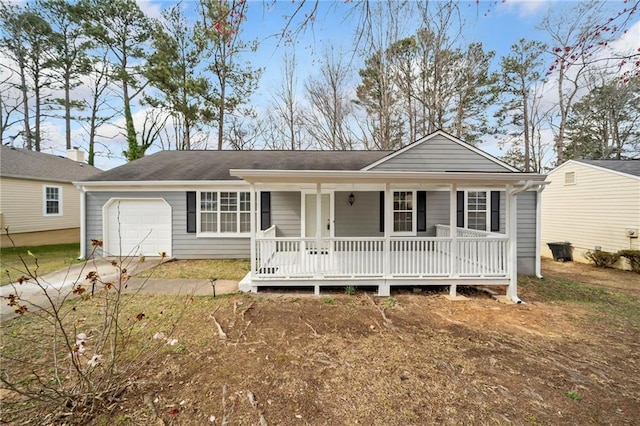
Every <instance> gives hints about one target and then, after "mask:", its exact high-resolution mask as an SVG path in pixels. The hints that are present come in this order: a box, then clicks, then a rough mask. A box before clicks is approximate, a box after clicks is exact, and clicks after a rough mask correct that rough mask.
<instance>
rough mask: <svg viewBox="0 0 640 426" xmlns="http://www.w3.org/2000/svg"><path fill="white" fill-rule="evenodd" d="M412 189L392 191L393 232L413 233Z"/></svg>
mask: <svg viewBox="0 0 640 426" xmlns="http://www.w3.org/2000/svg"><path fill="white" fill-rule="evenodd" d="M413 199H414V193H413V191H395V192H394V193H393V232H394V233H399V234H412V233H414V226H413V223H414V221H413V219H414V217H415V215H414V212H413V209H414V206H415V203H414V202H413Z"/></svg>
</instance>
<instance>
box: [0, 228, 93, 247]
mask: <svg viewBox="0 0 640 426" xmlns="http://www.w3.org/2000/svg"><path fill="white" fill-rule="evenodd" d="M0 239H1V240H0V241H1V242H2V244H1V245H0V247H3V248H4V247H14V245H15V247H33V246H46V245H53V244H74V243H79V242H80V228H69V229H54V230H52V231H40V232H21V233H19V234H13V233H12V234H11V240H13V243H12V242H11V240H9V237H7V235H6V234H4V232H3V235H0Z"/></svg>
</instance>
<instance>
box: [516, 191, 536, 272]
mask: <svg viewBox="0 0 640 426" xmlns="http://www.w3.org/2000/svg"><path fill="white" fill-rule="evenodd" d="M537 195H538V193H537V192H536V191H526V192H522V193H520V194H518V195H517V198H518V201H517V203H518V273H519V274H525V275H534V274H535V270H536V197H537Z"/></svg>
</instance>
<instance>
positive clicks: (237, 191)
mask: <svg viewBox="0 0 640 426" xmlns="http://www.w3.org/2000/svg"><path fill="white" fill-rule="evenodd" d="M225 192H231V193H235V194H236V210H235V211H222V210H221V209H220V206H221V194H222V193H225ZM203 193H215V194H216V210H215V212H212V213H215V215H216V229H217V230H216V231H215V232H211V231H206V232H203V231H202V230H201V229H202V223H201V222H202V213H203V211H202V210H201V203H202V194H203ZM241 193H247V194H249V209H251V201H250V200H251V191H249V190H246V189H215V190H209V191H206V190H202V191H198V192H197V198H196V207H197V209H196V211H197V214H196V225H197V227H196V231H197V232H196V237H205V238H207V237H217V238H220V237H223V238H233V237H242V238H248V237H250V236H251V225H249V229H248V230H247V231H246V232H240V227H241V223H242V221H241V217H242V213H249V214H251V210H241V209H240V207H241V204H242V203H241V201H240V194H241ZM206 212H207V211H204V213H206ZM222 213H235V214H236V231H235V232H220V227H221V215H222ZM249 221H251V217H249Z"/></svg>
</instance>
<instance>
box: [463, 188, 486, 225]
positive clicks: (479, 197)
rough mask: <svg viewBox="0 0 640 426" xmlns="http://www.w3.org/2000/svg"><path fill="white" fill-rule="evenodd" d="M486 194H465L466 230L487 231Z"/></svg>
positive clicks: (483, 192) (482, 192) (473, 192)
mask: <svg viewBox="0 0 640 426" xmlns="http://www.w3.org/2000/svg"><path fill="white" fill-rule="evenodd" d="M487 197H488V192H486V191H469V192H467V228H469V229H477V230H479V231H486V230H487V219H488V217H489V203H488V198H487Z"/></svg>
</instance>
